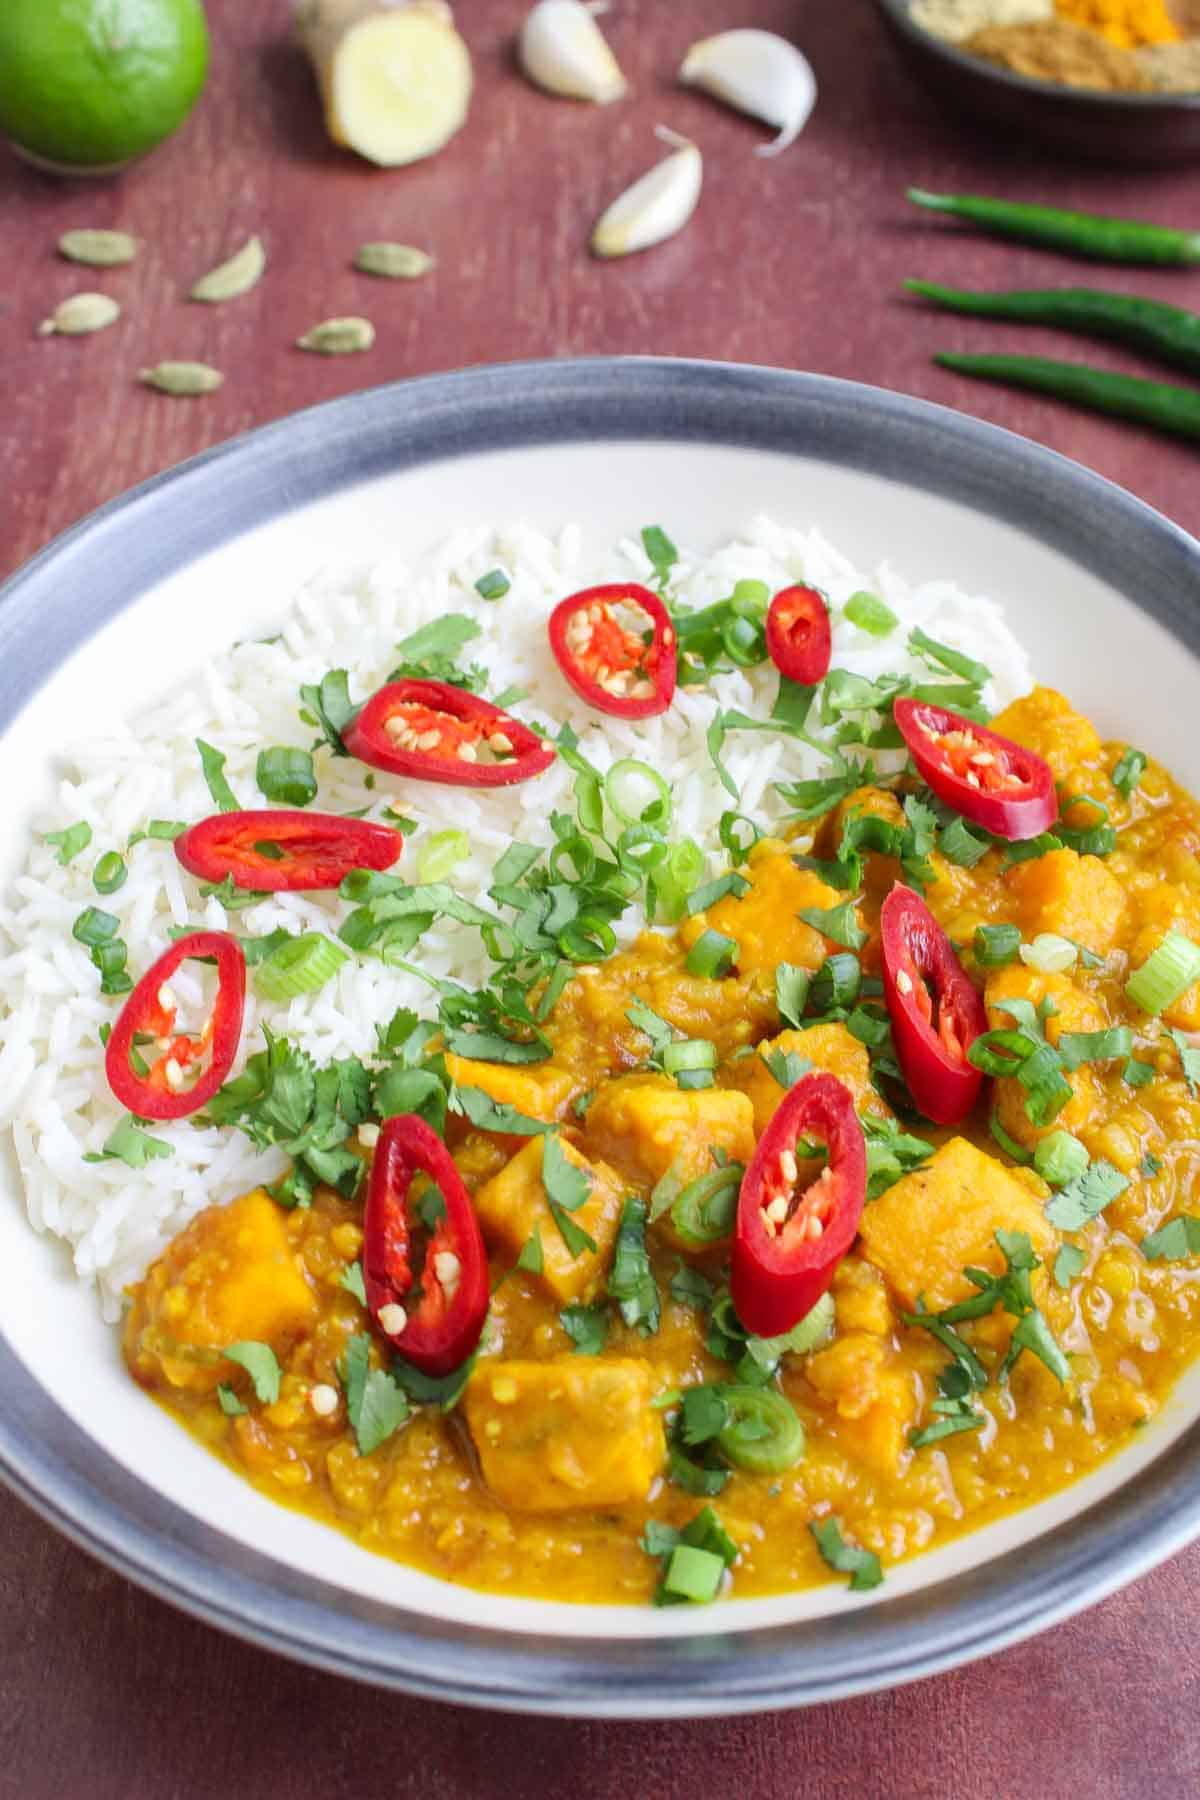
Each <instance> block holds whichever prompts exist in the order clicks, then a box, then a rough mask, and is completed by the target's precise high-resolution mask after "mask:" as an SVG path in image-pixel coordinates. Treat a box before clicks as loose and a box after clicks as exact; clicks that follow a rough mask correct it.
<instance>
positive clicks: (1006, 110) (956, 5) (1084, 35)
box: [879, 0, 1200, 163]
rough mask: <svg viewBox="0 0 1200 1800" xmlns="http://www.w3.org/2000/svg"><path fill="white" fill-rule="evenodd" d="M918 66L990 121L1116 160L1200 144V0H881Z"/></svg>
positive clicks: (955, 100)
mask: <svg viewBox="0 0 1200 1800" xmlns="http://www.w3.org/2000/svg"><path fill="white" fill-rule="evenodd" d="M879 5H880V8H881V10H882V12H883V14H884V16H885V18H886V19H887V21H888V22H889V24H890V25H891V26H892V29H893V31H894V32H895V34H896V36H897V39H898V41H899V43H900V45H901V47H902V48H903V49H904V51H905V52H906V54H907V56H908V59H909V61H910V62H911V64H912V66H913V68H914V70H915V71H916V72H917V73H918V74H919V75H920V76H921V78H922V79H923V80H924V81H925V82H926V83H927V84H928V85H929V86H930V87H931V89H932V90H933V91H934V92H935V93H936V94H937V95H938V96H939V98H941V99H943V100H945V101H946V102H947V103H948V104H949V105H950V106H951V107H953V108H955V109H956V110H959V111H962V112H964V113H967V114H969V115H970V116H971V117H972V118H973V119H975V120H977V121H984V122H986V123H987V124H989V125H991V126H992V127H994V128H998V129H1007V130H1011V131H1018V132H1020V133H1021V135H1022V136H1024V137H1032V138H1038V139H1040V140H1042V141H1043V142H1045V143H1047V144H1050V145H1052V146H1054V147H1056V148H1060V149H1066V150H1072V151H1077V152H1081V153H1083V154H1085V155H1087V156H1088V157H1091V158H1095V159H1098V160H1104V161H1111V162H1114V163H1117V162H1123V161H1132V162H1137V161H1165V160H1169V159H1170V158H1172V157H1174V156H1176V155H1179V154H1191V153H1194V152H1195V151H1196V150H1198V149H1200V4H1198V0H879Z"/></svg>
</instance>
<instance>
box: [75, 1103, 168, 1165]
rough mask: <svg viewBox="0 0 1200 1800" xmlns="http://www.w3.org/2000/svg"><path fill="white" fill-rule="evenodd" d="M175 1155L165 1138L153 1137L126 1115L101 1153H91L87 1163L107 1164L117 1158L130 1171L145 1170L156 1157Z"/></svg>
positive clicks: (114, 1129) (106, 1141)
mask: <svg viewBox="0 0 1200 1800" xmlns="http://www.w3.org/2000/svg"><path fill="white" fill-rule="evenodd" d="M173 1154H174V1152H173V1150H172V1148H171V1146H170V1144H168V1143H167V1141H166V1139H165V1138H160V1137H151V1135H150V1133H149V1132H147V1131H143V1130H142V1129H141V1127H140V1126H139V1125H137V1124H135V1122H134V1120H133V1118H132V1116H131V1115H130V1114H129V1113H126V1114H125V1116H124V1118H123V1119H121V1120H120V1121H119V1123H118V1124H117V1125H116V1126H115V1127H114V1128H113V1130H112V1131H111V1132H110V1133H109V1135H108V1137H107V1138H106V1139H105V1142H104V1148H103V1149H102V1150H100V1151H99V1152H96V1151H90V1152H89V1153H88V1154H87V1155H86V1156H85V1157H84V1161H85V1162H106V1161H107V1160H108V1159H109V1158H115V1159H116V1160H117V1161H119V1162H123V1163H124V1164H125V1166H126V1167H127V1168H130V1169H144V1168H145V1167H146V1164H147V1163H148V1162H152V1161H153V1160H154V1158H155V1157H160V1156H172V1155H173Z"/></svg>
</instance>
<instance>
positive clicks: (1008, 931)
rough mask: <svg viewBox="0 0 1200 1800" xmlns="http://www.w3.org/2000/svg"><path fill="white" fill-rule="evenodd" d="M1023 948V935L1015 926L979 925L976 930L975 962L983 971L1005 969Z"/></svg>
mask: <svg viewBox="0 0 1200 1800" xmlns="http://www.w3.org/2000/svg"><path fill="white" fill-rule="evenodd" d="M1020 948H1021V933H1020V932H1019V931H1018V929H1017V927H1016V926H1015V925H977V926H976V928H975V944H974V949H975V961H976V962H977V963H978V964H979V966H980V968H982V969H1003V968H1005V967H1006V966H1007V964H1009V963H1010V962H1013V961H1014V960H1015V958H1016V955H1017V952H1018V950H1019V949H1020Z"/></svg>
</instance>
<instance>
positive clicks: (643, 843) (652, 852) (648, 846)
mask: <svg viewBox="0 0 1200 1800" xmlns="http://www.w3.org/2000/svg"><path fill="white" fill-rule="evenodd" d="M669 854H670V845H669V844H668V843H667V840H666V838H665V837H664V836H663V834H662V832H661V831H659V830H658V828H657V827H656V826H654V825H627V826H626V827H625V829H624V831H623V832H622V833H621V835H620V837H619V838H618V839H617V861H618V862H619V863H620V865H621V867H622V868H623V869H633V870H636V871H639V872H645V871H646V870H649V869H657V868H658V867H659V866H660V865H661V864H662V863H664V862H665V861H666V859H667V857H668V855H669Z"/></svg>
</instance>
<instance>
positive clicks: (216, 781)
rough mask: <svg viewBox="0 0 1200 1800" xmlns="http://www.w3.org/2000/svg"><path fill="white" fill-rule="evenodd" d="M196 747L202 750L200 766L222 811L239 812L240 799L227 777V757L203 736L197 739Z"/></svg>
mask: <svg viewBox="0 0 1200 1800" xmlns="http://www.w3.org/2000/svg"><path fill="white" fill-rule="evenodd" d="M196 748H197V750H198V751H199V752H200V767H201V768H202V769H203V771H204V779H205V781H206V782H207V783H208V791H209V793H210V794H211V795H212V797H213V801H214V804H215V805H216V807H217V808H218V810H219V811H220V812H237V811H238V810H239V808H238V799H237V795H236V794H235V793H234V791H233V789H232V788H231V787H230V785H229V783H228V782H227V781H226V779H225V758H224V756H223V755H222V753H221V751H219V750H214V749H213V747H212V745H211V744H206V743H205V741H204V739H203V738H197V739H196Z"/></svg>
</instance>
